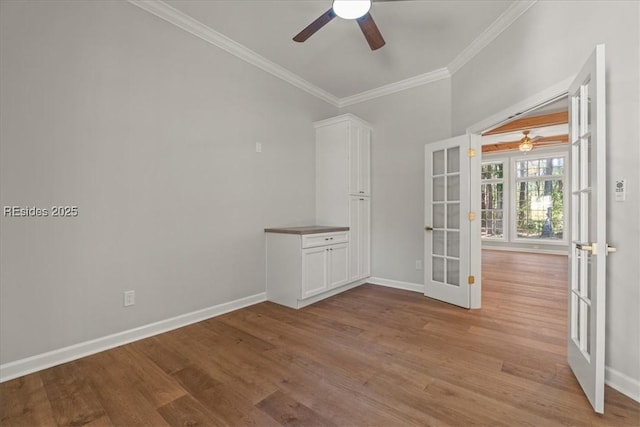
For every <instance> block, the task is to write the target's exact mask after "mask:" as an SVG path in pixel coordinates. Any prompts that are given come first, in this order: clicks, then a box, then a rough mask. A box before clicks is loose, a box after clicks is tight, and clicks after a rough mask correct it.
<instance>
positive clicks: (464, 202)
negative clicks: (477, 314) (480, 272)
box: [424, 135, 470, 308]
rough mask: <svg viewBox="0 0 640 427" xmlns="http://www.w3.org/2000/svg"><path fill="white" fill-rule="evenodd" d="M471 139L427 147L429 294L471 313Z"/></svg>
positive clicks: (426, 266) (426, 264)
mask: <svg viewBox="0 0 640 427" xmlns="http://www.w3.org/2000/svg"><path fill="white" fill-rule="evenodd" d="M469 138H470V137H469V135H462V136H458V137H455V138H451V139H447V140H444V141H439V142H435V143H433V144H427V145H425V251H424V254H425V260H424V273H425V277H424V283H425V288H424V294H425V295H426V296H428V297H430V298H435V299H438V300H441V301H445V302H448V303H450V304H455V305H459V306H460V307H465V308H469V306H470V292H469V280H470V279H469V237H470V226H469V186H470V183H469V157H468V149H469Z"/></svg>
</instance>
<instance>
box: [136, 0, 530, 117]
mask: <svg viewBox="0 0 640 427" xmlns="http://www.w3.org/2000/svg"><path fill="white" fill-rule="evenodd" d="M127 1H128V2H129V3H131V4H132V5H134V6H137V7H139V8H140V9H143V10H145V11H147V12H149V13H151V14H153V15H156V16H157V17H159V18H161V19H164V20H165V21H167V22H169V23H171V24H173V25H175V26H177V27H179V28H181V29H183V30H184V31H186V32H188V33H191V34H193V35H194V36H196V37H199V38H201V39H202V40H204V41H206V42H208V43H210V44H212V45H214V46H217V47H219V48H220V49H223V50H225V51H226V52H228V53H230V54H232V55H234V56H236V57H238V58H240V59H242V60H243V61H246V62H248V63H249V64H251V65H254V66H256V67H258V68H260V69H261V70H263V71H266V72H267V73H269V74H271V75H273V76H275V77H277V78H279V79H281V80H283V81H285V82H287V83H289V84H291V85H293V86H295V87H297V88H299V89H302V90H304V91H305V92H307V93H309V94H311V95H313V96H315V97H317V98H319V99H321V100H323V101H325V102H327V103H329V104H331V105H333V106H334V107H338V108H342V107H346V106H349V105H353V104H358V103H360V102H364V101H369V100H371V99H375V98H379V97H381V96H386V95H391V94H393V93H397V92H401V91H403V90H407V89H411V88H414V87H418V86H422V85H425V84H428V83H433V82H435V81H438V80H442V79H446V78H450V77H451V76H452V75H453V74H455V73H456V72H457V71H458V70H460V69H461V68H462V67H463V66H464V65H465V64H466V63H467V62H469V61H470V60H471V59H472V58H473V57H474V56H476V55H477V54H478V53H479V52H480V51H481V50H482V49H484V48H485V47H486V46H487V45H489V43H491V42H492V41H493V40H494V39H495V38H496V37H498V36H499V35H500V34H501V33H502V32H503V31H504V30H506V29H507V28H509V26H510V25H511V24H513V23H514V22H515V21H516V20H517V19H518V18H519V17H520V16H521V15H522V14H523V13H525V12H526V11H527V10H528V9H529V8H530V7H531V6H533V5H534V4H535V3H536V2H537V0H519V1H515V2H513V3H512V4H511V6H509V8H508V9H507V10H506V11H504V12H503V13H502V15H500V16H499V17H498V19H496V20H495V21H494V22H493V23H492V24H491V25H490V26H489V27H488V28H487V29H486V30H485V31H484V32H483V33H482V34H480V36H478V37H477V38H476V39H475V40H474V41H473V42H471V44H470V45H469V46H467V47H466V48H465V49H464V50H463V51H462V52H461V53H460V54H459V55H458V56H456V57H455V58H454V60H453V61H451V63H449V65H447V67H445V68H439V69H437V70H433V71H430V72H428V73H424V74H420V75H417V76H414V77H410V78H408V79H405V80H401V81H399V82H395V83H390V84H387V85H384V86H381V87H378V88H375V89H371V90H367V91H364V92H361V93H357V94H355V95H351V96H347V97H344V98H338V97H337V96H335V95H333V94H331V93H329V92H327V91H325V90H324V89H321V88H320V87H318V86H316V85H314V84H313V83H311V82H309V81H307V80H305V79H303V78H302V77H300V76H299V75H297V74H295V73H293V72H291V71H289V70H287V69H286V68H284V67H282V66H280V65H278V64H276V63H275V62H272V61H270V60H268V59H267V58H265V57H264V56H262V55H260V54H258V53H256V52H254V51H252V50H251V49H249V48H247V47H245V46H244V45H242V44H240V43H238V42H236V41H234V40H232V39H230V38H229V37H227V36H225V35H223V34H221V33H219V32H217V31H215V30H214V29H212V28H210V27H208V26H207V25H205V24H203V23H201V22H200V21H197V20H196V19H194V18H192V17H191V16H189V15H187V14H185V13H183V12H181V11H179V10H177V9H175V8H173V7H172V6H170V5H168V4H167V3H165V2H163V1H161V0H127Z"/></svg>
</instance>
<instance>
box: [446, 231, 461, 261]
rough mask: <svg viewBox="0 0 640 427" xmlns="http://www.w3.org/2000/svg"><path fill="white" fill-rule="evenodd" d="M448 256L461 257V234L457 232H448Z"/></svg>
mask: <svg viewBox="0 0 640 427" xmlns="http://www.w3.org/2000/svg"><path fill="white" fill-rule="evenodd" d="M447 256H450V257H456V258H457V257H459V256H460V233H459V232H457V231H447Z"/></svg>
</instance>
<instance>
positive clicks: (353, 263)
mask: <svg viewBox="0 0 640 427" xmlns="http://www.w3.org/2000/svg"><path fill="white" fill-rule="evenodd" d="M349 230H350V236H351V238H350V240H349V242H350V245H351V257H350V260H349V271H350V280H360V279H363V278H365V277H369V276H370V275H371V198H369V197H360V196H351V197H350V199H349Z"/></svg>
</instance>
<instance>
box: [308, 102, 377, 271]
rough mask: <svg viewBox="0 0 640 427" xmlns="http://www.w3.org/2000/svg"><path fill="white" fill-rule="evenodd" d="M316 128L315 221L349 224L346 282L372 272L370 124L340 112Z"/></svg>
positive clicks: (318, 124) (316, 125) (316, 124)
mask: <svg viewBox="0 0 640 427" xmlns="http://www.w3.org/2000/svg"><path fill="white" fill-rule="evenodd" d="M314 125H315V128H316V222H318V223H319V224H349V229H350V230H349V281H355V280H361V279H364V278H366V277H369V276H370V275H371V166H370V165H371V126H370V125H369V124H368V123H366V122H365V121H363V120H362V119H360V118H358V117H356V116H354V115H352V114H344V115H341V116H338V117H334V118H331V119H327V120H323V121H320V122H316V123H314Z"/></svg>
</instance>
